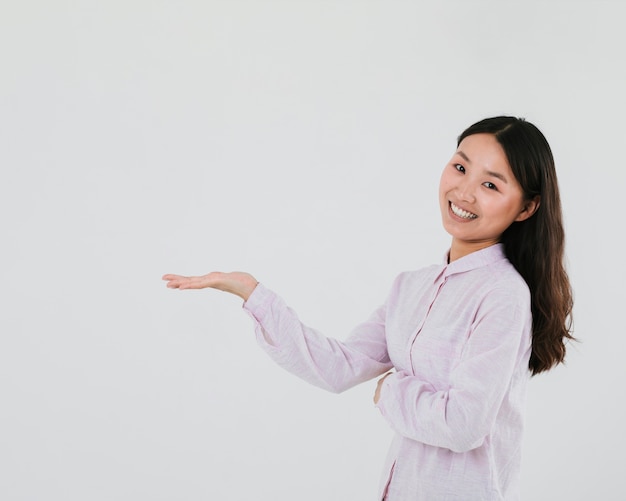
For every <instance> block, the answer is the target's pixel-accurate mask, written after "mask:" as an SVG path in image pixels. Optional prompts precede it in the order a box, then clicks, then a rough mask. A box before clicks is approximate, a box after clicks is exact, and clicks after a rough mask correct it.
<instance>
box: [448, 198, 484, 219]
mask: <svg viewBox="0 0 626 501" xmlns="http://www.w3.org/2000/svg"><path fill="white" fill-rule="evenodd" d="M450 208H451V209H452V212H454V213H455V214H456V215H457V216H459V217H462V218H463V219H476V218H477V217H478V216H477V215H476V214H472V213H471V212H467V211H466V210H463V209H461V208H460V207H457V206H456V205H454V204H453V203H452V202H450Z"/></svg>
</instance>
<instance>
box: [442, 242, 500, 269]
mask: <svg viewBox="0 0 626 501" xmlns="http://www.w3.org/2000/svg"><path fill="white" fill-rule="evenodd" d="M449 254H450V251H448V252H446V255H445V258H444V270H443V275H444V277H448V276H450V275H454V274H455V273H463V272H466V271H470V270H474V269H476V268H481V267H483V266H487V265H489V264H492V263H495V262H496V261H500V260H502V259H506V254H505V253H504V244H501V243H499V244H494V245H490V246H489V247H485V248H484V249H481V250H479V251H476V252H472V253H471V254H468V255H467V256H463V257H462V258H459V259H457V260H456V261H452V262H451V263H449V264H448V256H449Z"/></svg>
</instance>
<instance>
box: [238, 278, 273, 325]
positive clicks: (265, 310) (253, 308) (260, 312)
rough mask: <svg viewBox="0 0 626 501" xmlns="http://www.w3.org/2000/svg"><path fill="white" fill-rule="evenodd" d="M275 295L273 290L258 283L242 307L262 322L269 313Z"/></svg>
mask: <svg viewBox="0 0 626 501" xmlns="http://www.w3.org/2000/svg"><path fill="white" fill-rule="evenodd" d="M274 295H275V294H274V293H273V292H272V291H271V290H269V289H268V288H267V287H265V286H264V285H263V284H261V283H258V284H257V285H256V287H255V288H254V290H253V291H252V293H251V294H250V296H248V300H247V301H245V302H244V303H243V306H242V307H243V309H244V310H245V311H246V312H247V313H248V314H249V315H251V316H252V317H253V318H254V319H255V320H256V321H257V322H259V323H262V322H263V320H264V319H265V318H266V317H267V315H268V314H269V311H270V309H271V304H272V301H273V299H274Z"/></svg>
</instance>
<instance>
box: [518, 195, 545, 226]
mask: <svg viewBox="0 0 626 501" xmlns="http://www.w3.org/2000/svg"><path fill="white" fill-rule="evenodd" d="M539 205H541V197H540V196H539V195H535V196H534V197H533V198H532V199H530V200H527V201H526V203H525V204H524V207H523V208H522V210H521V212H520V213H519V214H518V215H517V217H516V218H515V221H526V220H527V219H528V218H529V217H530V216H532V215H533V214H534V213H535V212H537V209H538V208H539Z"/></svg>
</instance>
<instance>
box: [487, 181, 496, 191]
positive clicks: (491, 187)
mask: <svg viewBox="0 0 626 501" xmlns="http://www.w3.org/2000/svg"><path fill="white" fill-rule="evenodd" d="M484 185H485V186H486V187H487V188H489V189H490V190H497V189H498V188H497V187H496V185H495V184H493V183H490V182H489V181H487V182H486V183H484Z"/></svg>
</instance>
